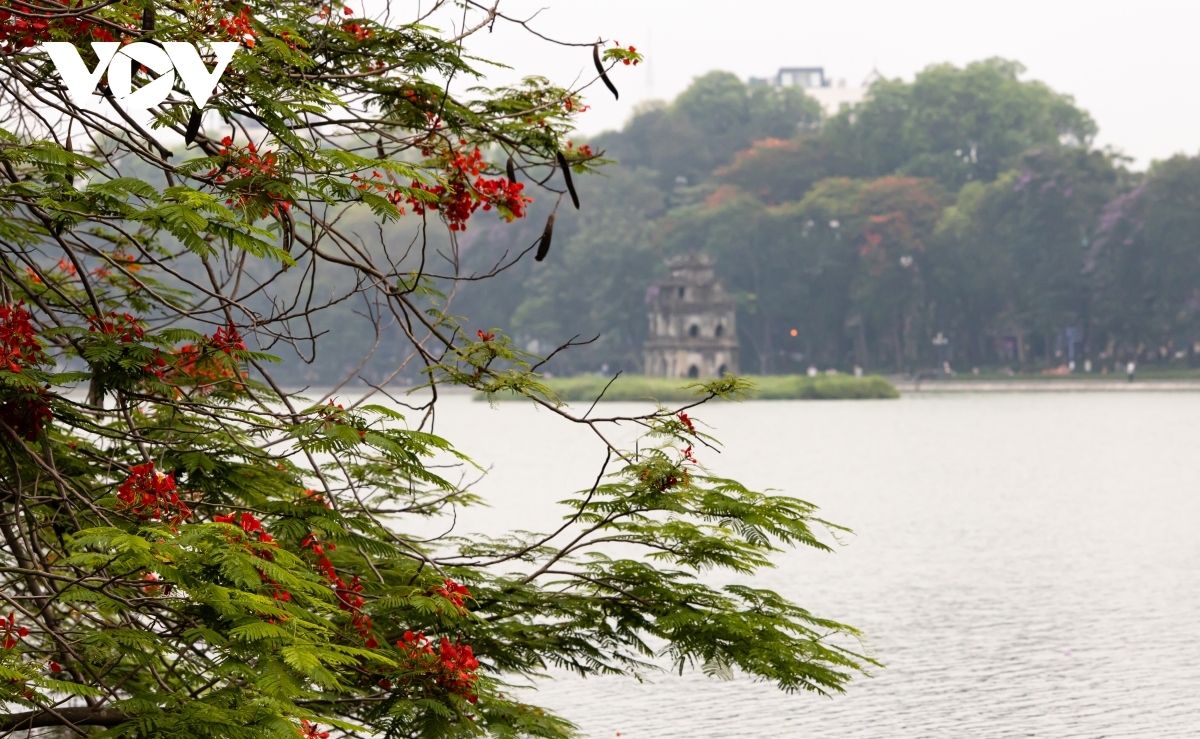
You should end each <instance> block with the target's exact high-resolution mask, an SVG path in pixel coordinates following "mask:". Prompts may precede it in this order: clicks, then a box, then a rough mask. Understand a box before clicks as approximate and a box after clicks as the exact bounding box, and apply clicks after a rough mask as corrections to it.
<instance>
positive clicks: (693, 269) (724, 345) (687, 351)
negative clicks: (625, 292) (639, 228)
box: [645, 254, 738, 377]
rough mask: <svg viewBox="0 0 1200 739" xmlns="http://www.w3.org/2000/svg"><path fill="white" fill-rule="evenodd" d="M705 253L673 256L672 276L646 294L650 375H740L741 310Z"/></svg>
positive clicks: (669, 266) (647, 353)
mask: <svg viewBox="0 0 1200 739" xmlns="http://www.w3.org/2000/svg"><path fill="white" fill-rule="evenodd" d="M714 263H715V262H714V261H713V260H712V258H710V257H707V256H705V255H703V254H686V255H684V256H679V257H672V258H671V259H668V260H667V262H666V264H667V267H668V268H669V269H670V270H671V276H670V277H668V278H667V279H665V280H663V281H662V282H660V283H659V284H657V285H654V286H652V287H651V288H650V289H649V291H647V293H646V302H647V303H648V304H649V309H650V314H649V318H650V333H649V334H648V336H647V337H646V346H645V351H646V374H647V375H651V376H654V377H720V376H721V375H723V374H724V373H726V372H730V373H733V374H737V357H738V341H737V323H736V322H735V321H736V315H737V311H736V308H735V306H734V303H733V298H731V297H729V296H728V295H726V294H725V290H724V289H722V287H721V283H719V282H717V279H716V277H715V276H714V275H713V264H714Z"/></svg>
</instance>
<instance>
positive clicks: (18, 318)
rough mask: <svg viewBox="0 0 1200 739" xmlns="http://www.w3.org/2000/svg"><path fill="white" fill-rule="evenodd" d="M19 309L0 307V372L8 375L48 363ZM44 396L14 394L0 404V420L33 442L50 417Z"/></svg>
mask: <svg viewBox="0 0 1200 739" xmlns="http://www.w3.org/2000/svg"><path fill="white" fill-rule="evenodd" d="M23 305H24V304H20V302H18V304H17V305H14V306H13V305H2V306H0V368H2V369H7V371H10V372H20V371H22V369H24V368H26V367H31V366H35V365H42V364H46V362H48V361H49V358H48V356H47V355H46V353H44V352H42V343H41V342H40V341H38V340H37V331H36V330H35V329H34V324H32V323H31V322H30V314H29V312H28V311H25V308H24V307H23ZM48 395H49V393H47V392H46V390H36V391H22V390H17V391H16V395H14V396H10V397H8V398H6V399H5V401H4V402H2V403H0V420H2V421H4V422H5V423H7V425H8V427H10V428H12V429H13V431H14V432H16V433H17V434H19V435H20V437H23V438H24V439H25V440H26V441H32V440H35V439H36V438H37V437H38V434H41V433H42V427H44V426H46V423H47V422H49V421H50V420H52V419H53V417H54V414H53V413H50V405H49V403H48V402H47V398H48Z"/></svg>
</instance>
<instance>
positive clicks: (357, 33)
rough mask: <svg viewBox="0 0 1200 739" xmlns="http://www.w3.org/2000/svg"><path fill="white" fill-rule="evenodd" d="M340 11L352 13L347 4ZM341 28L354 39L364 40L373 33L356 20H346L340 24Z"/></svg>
mask: <svg viewBox="0 0 1200 739" xmlns="http://www.w3.org/2000/svg"><path fill="white" fill-rule="evenodd" d="M342 13H344V14H346V15H354V11H353V10H351V9H350V7H349V6H346V7H344V8H342ZM342 30H343V31H345V32H346V33H348V34H350V35H351V36H353V37H354V40H355V41H366V40H367V39H369V38H371V36H373V35H375V34H374V32H373V31H371V29H370V28H367V27H366V26H364V25H363V24H361V23H359V22H358V21H346V22H345V23H343V24H342Z"/></svg>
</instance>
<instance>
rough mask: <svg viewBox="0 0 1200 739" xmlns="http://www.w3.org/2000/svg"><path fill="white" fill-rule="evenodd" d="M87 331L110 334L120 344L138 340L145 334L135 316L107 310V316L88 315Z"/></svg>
mask: <svg viewBox="0 0 1200 739" xmlns="http://www.w3.org/2000/svg"><path fill="white" fill-rule="evenodd" d="M87 320H88V323H89V324H91V325H90V326H89V327H88V330H89V331H92V332H94V333H100V334H104V335H105V336H111V337H113V339H114V340H116V341H118V342H120V343H122V344H131V343H133V342H135V341H140V340H141V338H142V337H143V336H145V335H146V330H145V329H144V328H142V326H141V323H140V322H139V321H138V319H137V318H135V317H134V316H131V315H130V314H128V313H121V314H119V315H118V314H117V313H116V312H115V311H109V313H108V315H107V316H88V319H87Z"/></svg>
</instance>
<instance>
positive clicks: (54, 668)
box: [50, 660, 62, 675]
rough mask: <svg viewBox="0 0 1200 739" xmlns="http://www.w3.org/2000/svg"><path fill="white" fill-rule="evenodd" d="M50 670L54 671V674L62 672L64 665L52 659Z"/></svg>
mask: <svg viewBox="0 0 1200 739" xmlns="http://www.w3.org/2000/svg"><path fill="white" fill-rule="evenodd" d="M50 672H53V673H54V674H56V675H57V674H58V673H60V672H62V665H60V664H59V663H57V662H55V661H54V660H50Z"/></svg>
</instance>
